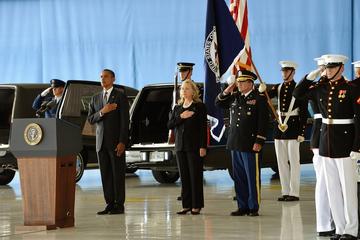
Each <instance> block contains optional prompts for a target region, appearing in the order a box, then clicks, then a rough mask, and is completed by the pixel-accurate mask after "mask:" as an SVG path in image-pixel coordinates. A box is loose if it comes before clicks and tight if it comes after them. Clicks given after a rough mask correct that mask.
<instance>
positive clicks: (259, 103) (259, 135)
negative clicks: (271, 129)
mask: <svg viewBox="0 0 360 240" xmlns="http://www.w3.org/2000/svg"><path fill="white" fill-rule="evenodd" d="M215 104H216V106H218V107H221V108H224V109H229V108H230V114H231V122H230V130H229V135H228V141H227V148H228V149H230V150H237V151H242V152H253V150H252V149H253V146H254V143H258V144H260V145H263V144H264V143H265V139H266V129H267V125H268V121H269V110H268V107H267V105H266V98H265V96H264V94H261V93H259V92H258V91H257V90H256V89H254V90H252V91H251V92H250V93H249V95H247V96H246V97H244V96H242V95H241V93H240V92H235V93H233V94H228V95H224V94H223V93H220V94H219V95H218V97H217V98H216V100H215Z"/></svg>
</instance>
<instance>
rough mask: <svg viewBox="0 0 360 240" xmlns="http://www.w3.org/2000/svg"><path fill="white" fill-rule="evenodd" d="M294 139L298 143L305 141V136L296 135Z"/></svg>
mask: <svg viewBox="0 0 360 240" xmlns="http://www.w3.org/2000/svg"><path fill="white" fill-rule="evenodd" d="M296 141H298V142H299V143H302V142H303V141H305V138H304V137H303V136H298V137H297V139H296Z"/></svg>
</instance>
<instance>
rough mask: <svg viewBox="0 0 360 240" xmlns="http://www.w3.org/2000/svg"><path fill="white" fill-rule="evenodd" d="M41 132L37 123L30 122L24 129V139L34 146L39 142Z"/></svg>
mask: <svg viewBox="0 0 360 240" xmlns="http://www.w3.org/2000/svg"><path fill="white" fill-rule="evenodd" d="M42 137H43V132H42V129H41V127H40V125H39V124H36V123H30V124H28V125H27V126H26V128H25V131H24V140H25V142H26V143H27V144H29V145H31V146H34V145H37V144H39V143H40V141H41V139H42Z"/></svg>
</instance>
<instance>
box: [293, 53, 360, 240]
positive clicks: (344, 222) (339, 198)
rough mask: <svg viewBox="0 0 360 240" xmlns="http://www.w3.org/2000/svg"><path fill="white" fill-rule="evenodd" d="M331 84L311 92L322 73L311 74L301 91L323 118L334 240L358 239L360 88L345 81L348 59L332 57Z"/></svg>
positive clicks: (328, 62)
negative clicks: (357, 161) (312, 100)
mask: <svg viewBox="0 0 360 240" xmlns="http://www.w3.org/2000/svg"><path fill="white" fill-rule="evenodd" d="M322 58H323V59H324V60H325V64H326V76H327V78H328V80H329V81H328V82H327V83H325V84H318V85H317V86H316V87H313V88H311V89H309V87H310V86H311V85H312V84H313V83H312V80H314V79H315V78H316V76H317V75H318V74H319V73H320V72H321V69H316V70H314V71H312V72H311V73H309V74H308V75H307V76H306V79H304V80H303V81H302V82H300V83H299V85H298V88H299V92H300V93H301V94H300V95H299V96H300V97H301V96H303V97H308V98H309V99H314V100H315V101H316V103H317V105H318V108H319V111H320V113H321V116H322V124H321V130H320V140H319V155H320V157H322V158H323V163H324V171H325V180H326V189H327V192H328V196H329V202H330V208H331V212H332V215H333V218H334V222H335V226H336V234H335V235H334V236H333V237H331V238H330V239H357V238H356V236H357V234H358V211H357V210H358V202H357V184H356V180H357V173H356V160H357V159H358V157H359V155H360V132H359V124H360V121H359V120H360V119H359V118H360V96H359V88H358V87H356V86H355V85H353V84H352V83H349V82H348V81H346V80H345V79H344V77H343V76H342V73H343V71H344V63H345V62H346V60H347V57H346V56H343V55H334V54H328V55H323V56H322Z"/></svg>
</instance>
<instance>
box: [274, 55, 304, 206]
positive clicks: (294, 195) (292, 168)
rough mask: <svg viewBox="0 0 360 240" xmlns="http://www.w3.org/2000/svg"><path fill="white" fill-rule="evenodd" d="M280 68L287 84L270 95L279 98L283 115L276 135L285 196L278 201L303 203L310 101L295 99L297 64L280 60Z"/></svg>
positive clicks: (279, 114)
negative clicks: (303, 154) (302, 150)
mask: <svg viewBox="0 0 360 240" xmlns="http://www.w3.org/2000/svg"><path fill="white" fill-rule="evenodd" d="M280 66H281V73H282V78H283V83H281V84H276V85H275V86H273V87H272V88H271V90H270V91H269V92H268V93H269V97H270V98H274V97H276V98H277V107H278V110H277V113H278V116H279V119H278V122H277V123H276V125H275V126H274V133H273V134H274V142H275V152H276V158H277V163H278V169H279V175H280V183H281V193H282V196H281V197H279V198H278V201H299V191H300V143H301V142H303V141H304V139H305V138H304V134H305V127H306V121H307V117H308V111H307V102H306V101H300V100H296V99H295V98H294V97H293V91H294V88H295V86H296V82H295V81H294V75H295V70H296V67H297V64H296V63H295V62H292V61H280Z"/></svg>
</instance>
